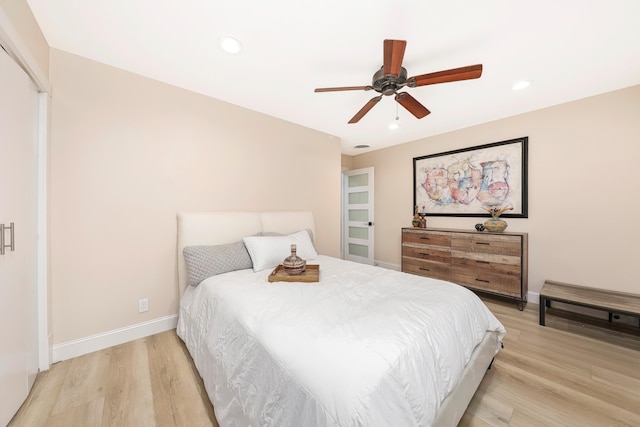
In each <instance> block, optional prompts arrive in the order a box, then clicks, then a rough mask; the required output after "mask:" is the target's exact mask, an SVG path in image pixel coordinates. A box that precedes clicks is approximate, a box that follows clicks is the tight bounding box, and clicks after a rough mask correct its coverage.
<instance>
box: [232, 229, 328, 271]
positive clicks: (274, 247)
mask: <svg viewBox="0 0 640 427" xmlns="http://www.w3.org/2000/svg"><path fill="white" fill-rule="evenodd" d="M242 240H243V241H244V245H245V246H246V247H247V251H249V256H251V261H252V262H253V271H256V272H257V271H262V270H265V269H267V268H273V267H275V266H277V265H278V264H282V261H284V259H285V258H286V257H288V256H289V255H291V245H292V244H295V245H296V252H297V254H298V256H299V257H300V258H302V259H304V260H307V261H308V260H311V259H315V258H317V257H318V253H317V252H316V249H315V248H314V246H313V243H312V242H311V239H310V238H309V233H307V231H305V230H301V231H298V232H297V233H293V234H289V235H288V236H248V237H245V238H244V239H242Z"/></svg>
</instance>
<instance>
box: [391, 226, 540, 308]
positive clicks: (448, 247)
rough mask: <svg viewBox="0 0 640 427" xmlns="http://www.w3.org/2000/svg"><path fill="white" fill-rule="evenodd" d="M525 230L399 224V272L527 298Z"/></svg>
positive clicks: (520, 303)
mask: <svg viewBox="0 0 640 427" xmlns="http://www.w3.org/2000/svg"><path fill="white" fill-rule="evenodd" d="M527 251H528V235H527V233H499V234H497V233H477V232H475V231H466V230H454V229H437V228H431V229H416V228H403V229H402V271H404V272H406V273H413V274H418V275H420V276H426V277H432V278H434V279H442V280H449V281H451V282H454V283H457V284H459V285H462V286H465V287H467V288H469V289H472V290H475V291H480V292H486V293H490V294H495V295H500V296H504V297H508V298H513V299H515V300H516V302H517V304H518V308H519V309H520V310H523V309H524V303H525V302H526V301H527V292H528V282H527V276H528V271H527Z"/></svg>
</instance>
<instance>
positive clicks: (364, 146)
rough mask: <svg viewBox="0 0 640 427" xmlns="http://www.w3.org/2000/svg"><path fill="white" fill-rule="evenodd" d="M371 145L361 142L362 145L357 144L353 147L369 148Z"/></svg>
mask: <svg viewBox="0 0 640 427" xmlns="http://www.w3.org/2000/svg"><path fill="white" fill-rule="evenodd" d="M369 147H371V146H370V145H366V144H361V145H356V146H355V147H353V148H369Z"/></svg>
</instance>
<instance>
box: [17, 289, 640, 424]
mask: <svg viewBox="0 0 640 427" xmlns="http://www.w3.org/2000/svg"><path fill="white" fill-rule="evenodd" d="M483 299H484V301H485V302H486V303H487V305H488V306H489V308H490V309H491V310H492V311H493V312H494V313H495V314H496V316H497V317H498V318H499V319H500V321H501V322H502V323H503V324H504V325H505V327H506V328H507V331H508V333H507V337H506V338H505V342H504V344H505V348H504V349H503V350H502V351H501V352H500V353H499V354H498V356H497V357H496V359H495V362H494V364H493V367H492V368H491V370H489V371H488V373H487V375H486V377H485V378H484V380H483V382H482V384H481V385H480V388H479V389H478V392H477V393H476V395H475V396H474V398H473V400H472V401H471V404H470V405H469V408H468V409H467V412H466V413H465V414H464V417H463V418H462V420H461V422H460V426H536V427H539V426H545V427H546V426H640V328H638V327H635V328H627V329H626V331H625V332H620V331H617V330H613V329H611V327H610V325H608V324H607V323H606V322H602V321H591V320H589V319H588V318H581V317H578V316H575V315H568V314H567V313H564V312H561V311H559V310H555V309H552V310H550V311H549V312H548V316H547V327H541V326H539V325H538V312H537V310H538V306H537V305H533V304H530V305H529V306H527V308H526V309H525V310H524V311H523V312H520V311H518V309H517V308H516V306H515V304H514V303H512V302H508V301H500V300H495V299H488V298H486V297H483ZM9 425H10V426H12V427H13V426H29V427H35V426H47V427H49V426H74V427H75V426H92V427H93V426H136V427H139V426H180V427H184V426H188V427H192V426H217V423H216V421H215V417H214V414H213V408H212V406H211V404H210V403H209V400H208V398H207V395H206V393H205V391H204V387H203V384H202V381H201V379H200V378H199V376H198V374H197V372H196V371H195V369H194V367H193V364H192V362H191V358H190V357H189V354H188V352H187V351H186V349H185V347H184V345H183V344H182V341H181V340H180V339H179V338H178V337H177V336H176V334H175V331H168V332H164V333H162V334H158V335H154V336H151V337H147V338H144V339H140V340H136V341H132V342H130V343H126V344H122V345H119V346H116V347H112V348H109V349H105V350H102V351H98V352H95V353H92V354H88V355H85V356H82V357H78V358H75V359H71V360H66V361H63V362H60V363H58V364H55V365H53V366H52V367H51V369H50V370H49V371H46V372H44V373H41V374H40V375H39V376H38V378H37V380H36V383H35V385H34V388H33V390H32V392H31V394H30V395H29V398H28V399H27V401H26V402H25V404H24V405H23V406H22V408H21V409H20V411H19V412H18V413H17V414H16V417H15V418H14V420H13V421H12V422H11V423H10V424H9Z"/></svg>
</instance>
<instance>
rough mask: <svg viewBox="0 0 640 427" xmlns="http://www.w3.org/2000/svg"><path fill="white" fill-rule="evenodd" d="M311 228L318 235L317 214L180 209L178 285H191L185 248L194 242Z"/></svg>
mask: <svg viewBox="0 0 640 427" xmlns="http://www.w3.org/2000/svg"><path fill="white" fill-rule="evenodd" d="M306 229H310V230H311V231H312V232H313V234H314V236H315V228H314V224H313V214H312V213H311V212H308V211H282V212H178V247H177V252H178V286H179V288H180V295H182V293H183V292H184V290H185V289H186V287H187V267H186V266H185V262H184V256H183V254H182V250H183V249H184V247H185V246H191V245H222V244H225V243H233V242H237V241H240V240H242V238H243V237H246V236H252V235H255V234H256V233H259V232H261V231H266V232H276V233H282V234H290V233H294V232H296V231H300V230H306Z"/></svg>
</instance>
